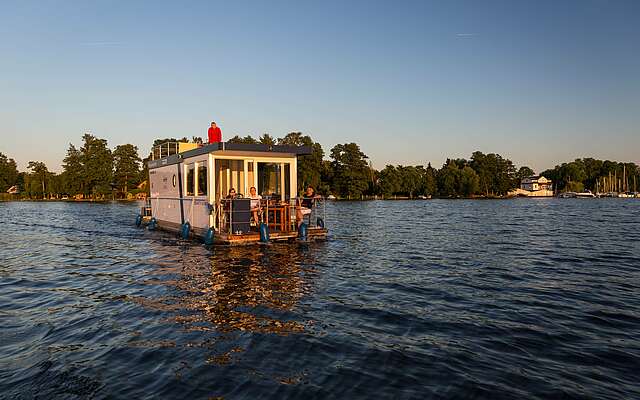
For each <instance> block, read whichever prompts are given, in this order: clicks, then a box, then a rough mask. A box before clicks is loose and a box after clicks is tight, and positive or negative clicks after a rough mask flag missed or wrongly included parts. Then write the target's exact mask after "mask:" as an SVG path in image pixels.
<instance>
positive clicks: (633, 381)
mask: <svg viewBox="0 0 640 400" xmlns="http://www.w3.org/2000/svg"><path fill="white" fill-rule="evenodd" d="M137 206H138V205H137V204H116V203H114V204H87V203H0V228H1V231H0V398H3V399H4V398H6V399H12V400H13V399H22V398H24V399H30V398H36V397H38V398H43V399H51V398H64V399H84V398H98V399H100V398H120V399H134V398H189V399H209V398H224V399H258V398H261V399H262V398H273V399H282V398H304V399H305V400H307V399H314V398H318V399H324V398H344V399H358V398H361V399H371V398H393V399H405V398H406V399H429V398H435V399H444V398H456V399H458V398H469V399H472V398H473V399H500V398H505V399H514V398H527V399H532V398H539V399H549V398H565V399H580V398H584V399H594V398H598V399H621V398H627V399H630V398H640V383H639V378H638V374H639V371H640V201H639V200H635V199H628V200H626V199H598V200H579V199H566V200H562V199H523V200H508V201H465V200H457V201H456V200H453V201H446V200H433V201H395V202H393V201H387V202H382V201H373V202H341V203H329V204H328V205H327V225H328V227H329V229H330V237H329V240H328V241H326V242H319V243H311V244H292V245H270V246H263V247H250V248H215V249H209V248H206V247H205V246H203V245H201V244H198V243H196V242H185V241H181V240H178V239H177V238H176V236H175V235H171V234H167V233H161V232H149V231H146V230H144V229H137V228H135V226H134V220H135V215H136V214H137Z"/></svg>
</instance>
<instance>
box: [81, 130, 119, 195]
mask: <svg viewBox="0 0 640 400" xmlns="http://www.w3.org/2000/svg"><path fill="white" fill-rule="evenodd" d="M82 140H83V141H84V144H83V146H82V148H80V152H81V161H82V166H83V173H82V178H83V179H82V182H83V189H84V194H85V195H93V196H94V197H95V196H98V195H104V194H107V193H109V192H110V191H111V183H112V180H113V155H112V153H111V150H110V149H109V147H108V146H107V141H106V140H105V139H99V138H97V137H95V136H93V135H91V134H88V133H86V134H84V135H83V136H82Z"/></svg>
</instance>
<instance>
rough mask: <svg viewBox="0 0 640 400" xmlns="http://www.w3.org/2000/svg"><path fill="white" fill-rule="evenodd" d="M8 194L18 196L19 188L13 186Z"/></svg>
mask: <svg viewBox="0 0 640 400" xmlns="http://www.w3.org/2000/svg"><path fill="white" fill-rule="evenodd" d="M7 193H9V194H18V187H17V186H15V185H14V186H11V187H10V188H9V189H7Z"/></svg>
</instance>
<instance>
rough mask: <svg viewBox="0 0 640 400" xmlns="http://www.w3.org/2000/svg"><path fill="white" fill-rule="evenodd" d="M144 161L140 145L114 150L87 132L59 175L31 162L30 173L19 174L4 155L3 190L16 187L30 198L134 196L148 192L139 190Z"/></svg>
mask: <svg viewBox="0 0 640 400" xmlns="http://www.w3.org/2000/svg"><path fill="white" fill-rule="evenodd" d="M141 162H142V160H141V159H140V156H139V155H138V148H137V147H136V146H134V145H132V144H123V145H118V146H116V147H115V148H114V149H113V150H112V149H110V148H109V147H108V145H107V141H106V140H105V139H100V138H97V137H95V136H93V135H91V134H88V133H87V134H84V135H83V136H82V145H81V146H80V147H79V148H78V147H76V146H75V145H74V144H70V145H69V148H68V149H67V154H66V156H65V158H64V160H63V162H62V170H63V171H62V172H61V173H59V174H56V173H54V172H51V171H49V168H48V167H47V165H46V164H45V163H43V162H41V161H29V164H28V165H27V171H25V172H18V169H17V166H16V162H15V161H14V160H13V159H10V158H7V156H6V155H4V154H2V153H0V191H1V192H2V193H5V192H6V191H7V190H8V189H9V188H11V187H16V188H17V190H18V192H19V193H20V196H21V197H23V198H30V199H42V198H59V197H62V196H81V197H83V198H91V199H104V198H126V197H127V196H129V197H131V196H132V195H135V194H136V193H138V192H140V191H142V190H144V188H138V186H139V185H140V184H141V183H142V182H145V180H146V176H145V175H144V174H143V172H142V169H141Z"/></svg>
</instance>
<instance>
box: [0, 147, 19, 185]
mask: <svg viewBox="0 0 640 400" xmlns="http://www.w3.org/2000/svg"><path fill="white" fill-rule="evenodd" d="M17 181H18V166H17V164H16V162H15V160H14V159H13V158H8V157H7V156H6V155H4V154H2V153H0V192H3V193H4V192H6V191H7V190H8V189H9V188H10V187H11V186H13V185H15V184H16V183H17Z"/></svg>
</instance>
